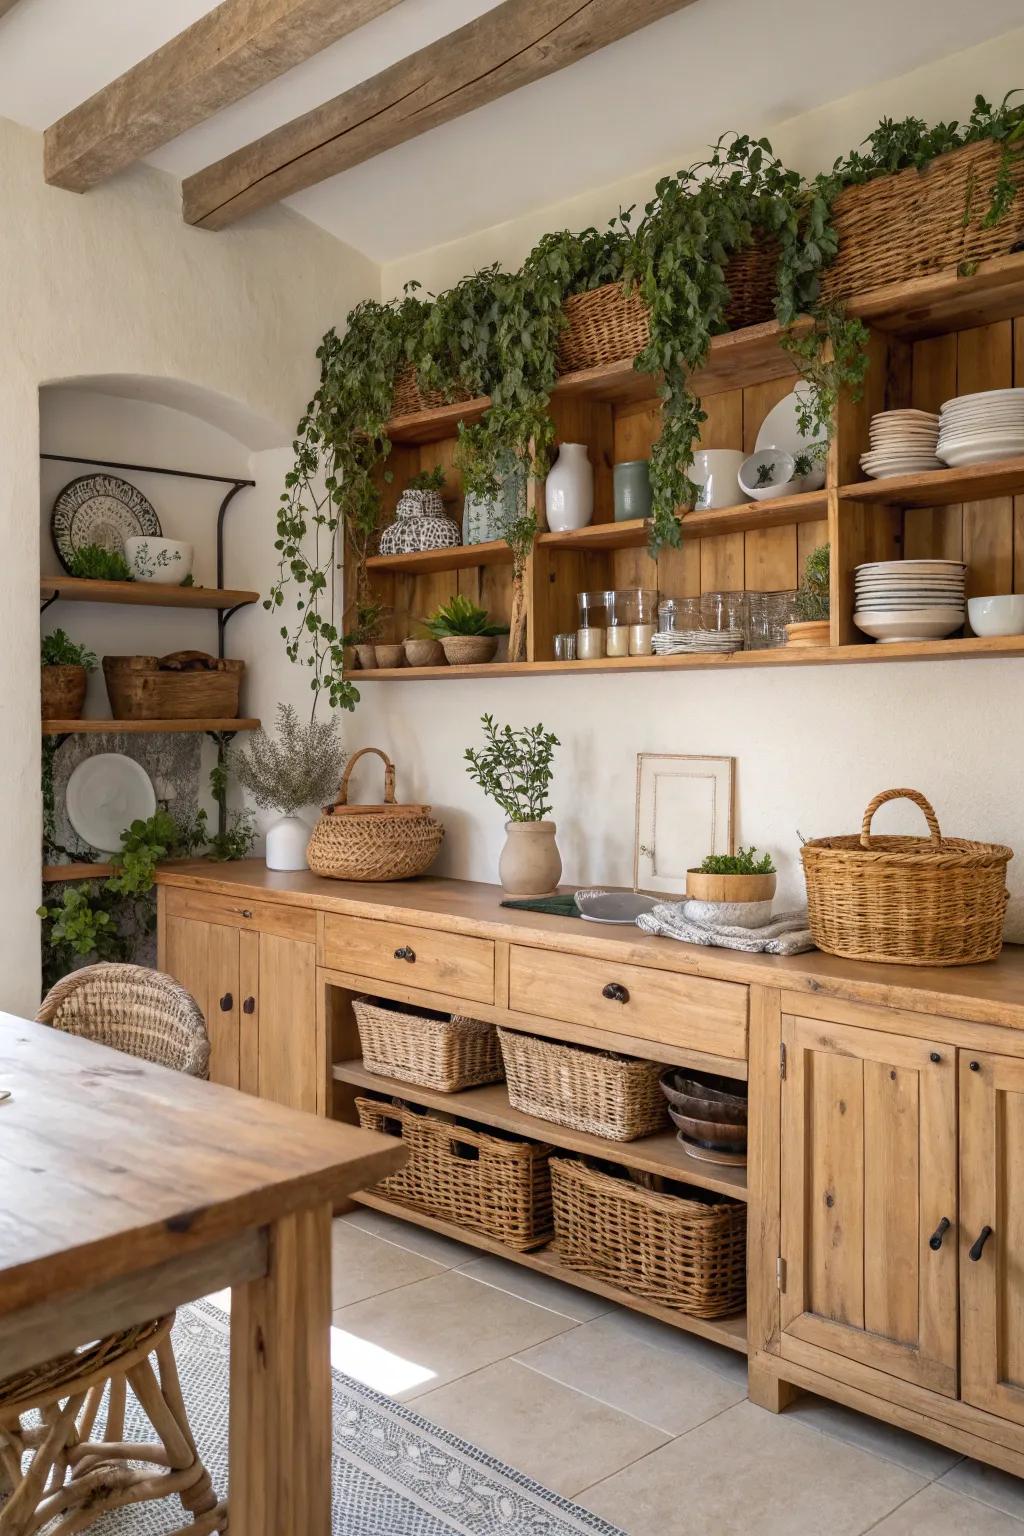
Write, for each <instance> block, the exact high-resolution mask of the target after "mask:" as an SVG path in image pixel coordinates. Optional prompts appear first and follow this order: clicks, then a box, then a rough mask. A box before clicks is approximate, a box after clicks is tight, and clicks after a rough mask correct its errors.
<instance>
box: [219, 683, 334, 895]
mask: <svg viewBox="0 0 1024 1536" xmlns="http://www.w3.org/2000/svg"><path fill="white" fill-rule="evenodd" d="M344 764H345V753H344V751H343V750H342V746H341V742H340V741H339V740H338V719H337V716H336V715H332V716H331V717H330V718H329V719H328V720H326V721H324V720H317V719H316V718H315V717H314V718H313V719H311V720H309V721H307V722H306V723H305V724H303V723H301V722H300V720H299V717H298V715H297V713H296V711H295V709H294V708H293V707H292V705H291V704H279V705H278V706H277V740H276V741H275V740H274V738H273V737H272V736H270V735H268V733H267V732H266V731H265V730H260V731H258V732H257V733H256V735H255V736H254V737H253V738H252V740H251V742H250V743H249V745H248V747H247V748H246V749H244V750H238V751H236V752H234V753H232V767H233V768H234V771H235V777H236V778H237V780H238V782H239V784H240V785H241V786H242V788H243V789H246V790H248V792H249V794H250V795H251V796H252V798H253V799H254V800H255V802H256V804H257V805H258V806H259V807H260V809H261V810H264V811H280V812H281V817H280V820H278V821H275V822H274V824H273V825H272V826H271V827H270V828H268V830H267V852H266V859H267V868H268V869H306V868H308V865H307V863H306V845H307V844H308V842H309V836H310V830H311V829H310V827H309V826H308V825H307V823H306V822H305V821H304V820H303V819H302V817H301V816H300V815H299V814H298V813H299V811H300V810H301V809H302V808H303V806H306V805H323V804H325V803H326V802H327V801H330V800H333V798H334V794H335V791H336V790H337V788H338V783H339V781H340V779H341V770H342V768H343V767H344Z"/></svg>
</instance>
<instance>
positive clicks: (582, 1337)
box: [516, 1317, 746, 1435]
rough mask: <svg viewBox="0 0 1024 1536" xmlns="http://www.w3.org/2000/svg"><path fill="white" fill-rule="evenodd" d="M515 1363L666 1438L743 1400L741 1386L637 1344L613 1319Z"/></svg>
mask: <svg viewBox="0 0 1024 1536" xmlns="http://www.w3.org/2000/svg"><path fill="white" fill-rule="evenodd" d="M516 1359H517V1360H520V1361H522V1363H523V1364H524V1365H528V1366H530V1367H531V1369H533V1370H535V1371H541V1372H542V1373H543V1374H544V1375H545V1376H551V1377H553V1378H554V1380H555V1381H560V1382H564V1384H565V1385H566V1386H568V1387H575V1388H576V1390H577V1391H579V1392H586V1393H589V1395H590V1396H591V1397H596V1398H599V1399H600V1401H601V1402H602V1403H608V1404H609V1405H610V1406H611V1407H613V1408H618V1409H620V1410H621V1411H622V1412H623V1413H629V1414H632V1415H633V1417H634V1418H637V1419H642V1420H643V1421H644V1423H646V1424H652V1425H654V1426H655V1427H656V1428H658V1429H661V1430H664V1431H665V1433H666V1434H669V1435H682V1434H685V1432H686V1431H687V1430H688V1429H693V1428H694V1427H695V1426H696V1425H697V1424H703V1423H704V1421H705V1419H710V1418H713V1417H714V1416H715V1414H717V1413H722V1412H724V1410H725V1409H726V1408H731V1407H732V1406H733V1405H734V1404H735V1403H741V1402H742V1401H743V1399H744V1398H745V1397H746V1386H745V1383H742V1382H733V1381H729V1380H728V1379H727V1378H726V1377H724V1376H717V1375H715V1374H714V1373H713V1372H711V1371H706V1370H704V1369H703V1368H702V1367H701V1366H699V1365H693V1364H692V1363H691V1362H690V1361H689V1360H688V1359H687V1358H685V1357H684V1358H682V1359H680V1358H677V1357H676V1355H674V1354H673V1352H672V1351H671V1350H667V1349H656V1348H655V1347H654V1346H652V1345H650V1344H645V1343H643V1342H642V1341H641V1340H640V1339H637V1338H634V1337H633V1336H632V1335H631V1334H629V1333H628V1332H626V1331H624V1330H623V1329H622V1328H620V1327H618V1326H617V1320H616V1318H614V1317H611V1318H605V1317H599V1318H597V1319H596V1320H595V1321H593V1322H590V1323H584V1324H583V1325H582V1326H581V1327H579V1328H574V1329H573V1330H572V1332H571V1333H562V1334H559V1335H558V1337H557V1338H554V1339H548V1340H547V1341H546V1342H545V1343H543V1344H537V1345H535V1347H534V1348H533V1349H528V1350H526V1351H525V1352H523V1353H522V1354H519V1355H517V1356H516Z"/></svg>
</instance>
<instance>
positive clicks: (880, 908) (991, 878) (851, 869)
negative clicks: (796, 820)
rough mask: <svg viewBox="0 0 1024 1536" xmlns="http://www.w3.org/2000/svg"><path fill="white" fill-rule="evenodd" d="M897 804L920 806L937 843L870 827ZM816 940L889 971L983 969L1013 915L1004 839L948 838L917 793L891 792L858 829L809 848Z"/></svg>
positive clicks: (1010, 855)
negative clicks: (877, 831)
mask: <svg viewBox="0 0 1024 1536" xmlns="http://www.w3.org/2000/svg"><path fill="white" fill-rule="evenodd" d="M888 800H912V801H913V802H914V804H915V805H917V806H919V807H920V808H921V810H922V811H923V812H924V817H925V820H926V821H927V823H928V834H929V835H928V837H878V836H875V835H873V834H872V832H871V822H872V818H873V817H874V814H875V812H876V811H877V810H878V808H879V806H880V805H885V803H886V802H887V801H888ZM801 857H802V859H803V864H804V875H805V877H806V880H807V909H808V915H809V918H810V927H811V936H812V937H813V939H814V942H815V944H817V946H818V948H819V949H823V950H825V951H826V952H827V953H828V954H830V955H842V956H844V957H845V958H847V959H851V960H877V961H881V962H882V963H884V964H890V965H936V966H939V965H942V966H947V965H974V964H975V963H977V962H979V961H982V960H991V959H993V958H994V957H995V956H996V955H998V953H999V951H1000V949H1001V948H1002V943H1003V918H1004V915H1005V912H1006V902H1007V896H1008V893H1007V890H1006V866H1007V863H1008V862H1009V860H1010V859H1012V858H1013V851H1012V849H1010V848H1004V847H1003V846H1002V845H1001V844H999V843H975V842H970V841H968V840H967V839H966V838H961V837H943V836H942V833H941V832H940V831H939V823H938V820H937V819H936V816H935V812H934V811H933V810H932V807H931V806H930V804H929V803H928V801H927V800H926V799H925V797H924V795H921V794H919V793H918V792H917V790H915V789H887V790H886V791H885V792H884V793H883V794H880V795H876V796H875V798H874V799H873V800H872V801H871V804H870V805H869V806H868V808H867V810H866V811H865V812H864V820H863V823H862V825H861V830H860V832H859V833H854V834H852V835H851V836H845V837H819V838H814V839H812V840H811V841H810V842H807V843H805V844H804V846H803V849H802V850H801Z"/></svg>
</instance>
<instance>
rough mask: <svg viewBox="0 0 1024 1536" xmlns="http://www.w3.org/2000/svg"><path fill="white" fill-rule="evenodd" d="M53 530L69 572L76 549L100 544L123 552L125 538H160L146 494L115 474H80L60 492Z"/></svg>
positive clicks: (159, 528)
mask: <svg viewBox="0 0 1024 1536" xmlns="http://www.w3.org/2000/svg"><path fill="white" fill-rule="evenodd" d="M50 532H51V534H52V535H53V543H54V548H55V549H56V551H57V554H58V556H59V557H60V563H61V565H62V566H63V567H64V569H65V570H66V571H67V572H68V574H69V575H70V573H71V562H72V560H73V558H74V556H75V553H76V551H77V550H79V549H82V548H83V547H84V546H85V545H86V544H99V545H101V546H102V547H103V548H104V549H109V550H110V551H111V552H112V553H114V554H118V555H123V554H124V541H125V539H129V538H132V537H135V538H145V537H147V536H148V537H149V538H159V537H160V535H161V534H162V532H163V529H162V528H161V527H160V519H159V518H158V517H157V515H156V512H155V511H154V510H153V507H152V505H151V503H150V502H149V501H147V499H146V497H145V496H143V494H142V492H141V491H140V490H137V489H136V488H135V486H134V485H129V484H128V481H127V480H119V479H118V478H117V476H116V475H80V476H79V478H78V479H77V480H72V481H70V482H69V483H68V484H67V485H66V486H65V487H64V489H63V490H62V491H61V492H60V493H59V495H58V497H57V500H56V501H55V502H54V504H53V511H52V513H51V514H50Z"/></svg>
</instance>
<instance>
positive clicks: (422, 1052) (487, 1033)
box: [352, 997, 505, 1093]
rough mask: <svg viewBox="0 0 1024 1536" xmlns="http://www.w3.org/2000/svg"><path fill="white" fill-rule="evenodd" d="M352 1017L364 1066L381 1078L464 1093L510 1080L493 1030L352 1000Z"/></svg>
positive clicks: (477, 1022)
mask: <svg viewBox="0 0 1024 1536" xmlns="http://www.w3.org/2000/svg"><path fill="white" fill-rule="evenodd" d="M352 1011H353V1013H354V1014H355V1016H356V1024H357V1026H358V1029H359V1044H360V1047H361V1048H362V1052H363V1066H364V1067H365V1068H366V1069H367V1071H368V1072H374V1073H376V1074H377V1076H379V1077H397V1078H400V1079H401V1080H402V1082H405V1083H419V1084H420V1086H421V1087H423V1088H436V1089H437V1090H438V1091H439V1092H440V1093H459V1092H460V1091H461V1090H462V1089H463V1088H474V1087H477V1086H478V1085H480V1084H482V1083H496V1082H499V1081H500V1080H501V1078H502V1077H503V1076H504V1075H505V1074H504V1068H503V1067H502V1064H501V1052H500V1051H499V1050H498V1036H497V1032H496V1031H495V1028H494V1025H493V1024H487V1023H484V1022H483V1021H482V1020H481V1019H468V1018H466V1017H465V1016H464V1015H462V1014H458V1013H435V1012H434V1011H433V1010H432V1009H428V1008H414V1007H413V1006H412V1005H411V1004H409V1003H404V1004H403V1005H402V1006H401V1007H399V1006H398V1004H397V1003H387V1002H382V1001H381V1000H380V999H379V998H375V997H356V998H353V1000H352Z"/></svg>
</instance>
